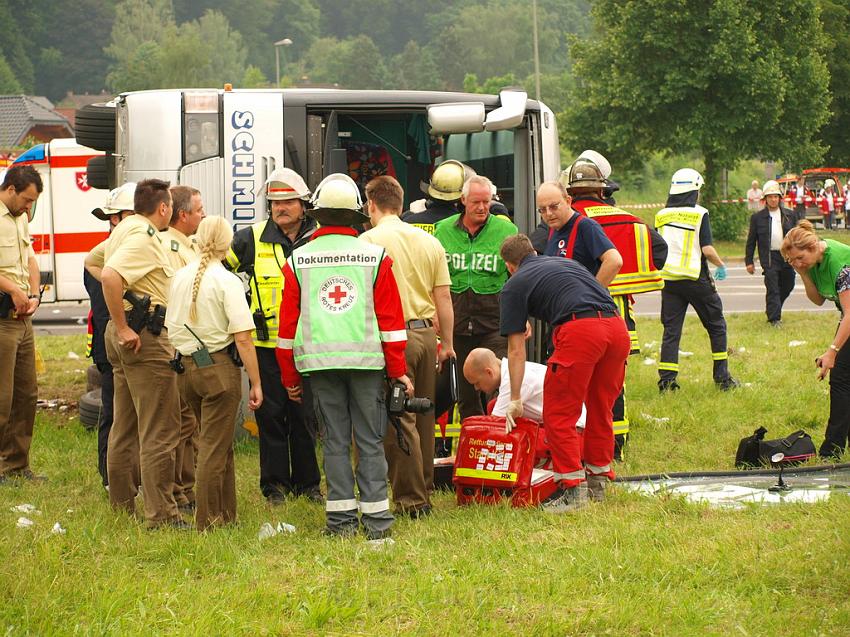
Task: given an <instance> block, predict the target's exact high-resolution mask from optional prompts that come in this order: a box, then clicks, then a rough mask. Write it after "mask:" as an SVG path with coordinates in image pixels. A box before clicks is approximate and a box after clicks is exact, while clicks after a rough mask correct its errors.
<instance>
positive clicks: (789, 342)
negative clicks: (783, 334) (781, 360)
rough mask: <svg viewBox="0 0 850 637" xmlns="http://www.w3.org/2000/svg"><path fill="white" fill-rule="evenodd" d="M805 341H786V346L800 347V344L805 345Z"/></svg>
mask: <svg viewBox="0 0 850 637" xmlns="http://www.w3.org/2000/svg"><path fill="white" fill-rule="evenodd" d="M805 344H806V341H788V347H800V345H805Z"/></svg>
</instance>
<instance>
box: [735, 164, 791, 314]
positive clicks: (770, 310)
mask: <svg viewBox="0 0 850 637" xmlns="http://www.w3.org/2000/svg"><path fill="white" fill-rule="evenodd" d="M764 200H765V204H766V205H765V207H764V208H762V209H761V210H759V211H758V212H754V213H753V214H752V215H751V216H750V231H749V234H748V235H747V246H746V249H745V250H744V263H745V264H746V266H747V272H749V273H750V274H754V273H755V266H754V264H753V254H754V253H755V249H756V245H758V256H759V262H760V263H761V269H762V274H763V275H764V287H765V290H766V292H765V312H766V313H767V320H768V322H769V323H770V324H771V325H772V326H773V327H781V325H782V320H781V319H782V304H783V303H785V299H787V298H788V295H790V294H791V290H793V289H794V279H795V276H796V275H795V274H794V269H793V268H792V267H791V266H790V265H788V264H787V263H786V262H785V259H783V258H782V255H781V254H780V253H779V248H780V247H781V246H782V239H783V237H785V234H786V233H787V232H788V231H789V230H791V228H793V227H794V215H793V213H792V212H791V211H790V210H788V209H787V208H784V207H783V206H782V193H781V191H780V189H779V184H777V183H776V182H775V181H773V180H772V179H771V180H770V181H767V182H765V184H764Z"/></svg>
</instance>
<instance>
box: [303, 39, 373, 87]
mask: <svg viewBox="0 0 850 637" xmlns="http://www.w3.org/2000/svg"><path fill="white" fill-rule="evenodd" d="M303 73H304V74H305V75H306V76H307V77H308V78H309V79H310V81H312V82H318V83H324V84H338V85H339V86H340V88H351V89H380V88H384V86H385V84H386V82H387V68H386V65H385V63H384V59H383V56H381V52H380V51H379V50H378V47H377V46H375V43H374V42H373V41H372V38H370V37H369V36H368V35H360V36H357V37H356V38H348V39H345V40H337V39H336V38H319V39H318V40H316V41H315V42H313V46H311V47H310V50H309V51H307V54H306V55H305V56H304V59H303Z"/></svg>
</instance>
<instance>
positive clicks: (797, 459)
mask: <svg viewBox="0 0 850 637" xmlns="http://www.w3.org/2000/svg"><path fill="white" fill-rule="evenodd" d="M766 433H767V429H765V428H764V427H759V428H758V429H756V430H755V431H754V432H753V435H752V436H747V437H746V438H742V439H741V442H740V443H739V444H738V453H736V454H735V466H736V467H738V468H741V469H754V468H756V467H759V466H762V465H771V464H772V463H771V461H770V458H771V456H773V455H774V454H777V453H784V454H785V458H784V459H783V460H782V462H781V463H780V464H782V465H784V466H789V465H797V464H800V463H802V462H805V461H806V460H809V459H810V458H814V457H815V444H814V443H813V442H812V437H811V436H810V435H809V434H807V433H806V432H805V431H803V430H802V429H798V430H797V431H795V432H794V433H792V434H790V435H788V436H786V437H785V438H779V439H778V440H765V439H764V435H765V434H766Z"/></svg>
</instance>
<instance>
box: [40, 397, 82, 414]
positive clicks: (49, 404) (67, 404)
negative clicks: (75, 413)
mask: <svg viewBox="0 0 850 637" xmlns="http://www.w3.org/2000/svg"><path fill="white" fill-rule="evenodd" d="M35 406H36V407H37V408H38V409H58V410H59V411H68V410H69V409H71V408H72V407H76V406H77V403H75V402H74V401H71V400H64V399H62V398H47V399H44V398H42V399H39V400H38V401H37V402H36V404H35Z"/></svg>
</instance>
